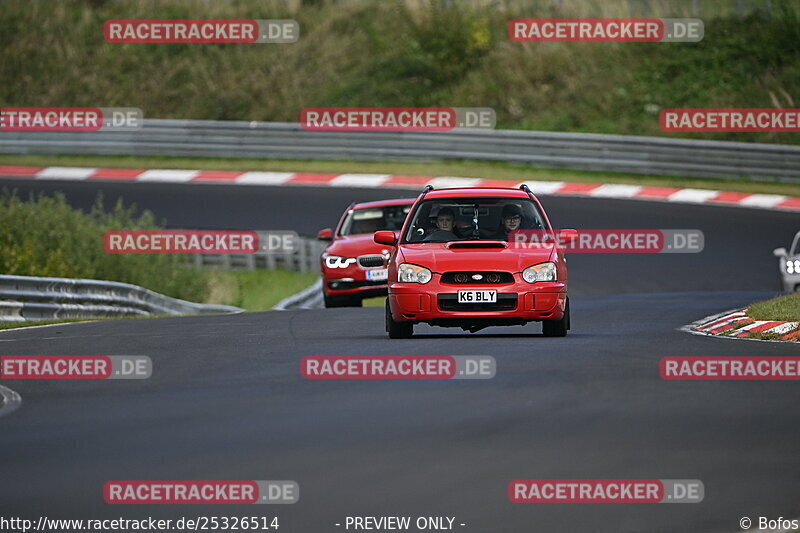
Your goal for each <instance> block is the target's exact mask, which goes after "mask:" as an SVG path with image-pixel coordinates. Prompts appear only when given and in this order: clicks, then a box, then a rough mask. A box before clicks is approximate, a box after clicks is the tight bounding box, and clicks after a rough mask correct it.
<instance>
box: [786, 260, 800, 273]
mask: <svg viewBox="0 0 800 533" xmlns="http://www.w3.org/2000/svg"><path fill="white" fill-rule="evenodd" d="M786 273H787V274H800V261H798V260H795V261H786Z"/></svg>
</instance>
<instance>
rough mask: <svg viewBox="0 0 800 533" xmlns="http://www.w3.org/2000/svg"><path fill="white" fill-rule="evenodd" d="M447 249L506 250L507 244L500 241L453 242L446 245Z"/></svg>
mask: <svg viewBox="0 0 800 533" xmlns="http://www.w3.org/2000/svg"><path fill="white" fill-rule="evenodd" d="M447 247H448V248H450V249H451V250H452V249H456V248H483V249H487V248H489V249H492V248H493V249H501V250H502V249H503V248H508V243H506V242H502V241H454V242H450V243H448V245H447Z"/></svg>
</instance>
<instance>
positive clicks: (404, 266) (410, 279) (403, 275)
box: [397, 263, 433, 285]
mask: <svg viewBox="0 0 800 533" xmlns="http://www.w3.org/2000/svg"><path fill="white" fill-rule="evenodd" d="M431 277H433V276H432V275H431V271H430V270H428V269H427V268H425V267H421V266H419V265H412V264H411V263H400V266H399V267H398V268H397V281H399V282H400V283H419V284H422V285H424V284H426V283H428V282H429V281H430V280H431Z"/></svg>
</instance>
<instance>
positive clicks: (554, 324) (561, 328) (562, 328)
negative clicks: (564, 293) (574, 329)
mask: <svg viewBox="0 0 800 533" xmlns="http://www.w3.org/2000/svg"><path fill="white" fill-rule="evenodd" d="M569 328H570V320H569V298H567V305H566V306H565V307H564V316H563V317H562V318H561V320H542V333H543V334H544V336H545V337H566V336H567V330H568V329H569Z"/></svg>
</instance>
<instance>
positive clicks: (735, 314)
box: [681, 309, 800, 342]
mask: <svg viewBox="0 0 800 533" xmlns="http://www.w3.org/2000/svg"><path fill="white" fill-rule="evenodd" d="M681 330H683V331H688V332H689V333H694V334H696V335H713V336H719V337H734V338H739V339H750V340H772V341H794V342H800V322H789V321H784V320H755V319H753V318H750V317H749V316H747V309H738V310H736V311H726V312H724V313H720V314H716V315H712V316H707V317H705V318H703V319H700V320H698V321H696V322H692V323H691V324H689V325H687V326H683V327H682V328H681ZM756 334H757V336H756ZM765 336H766V337H767V338H764V337H765Z"/></svg>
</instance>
